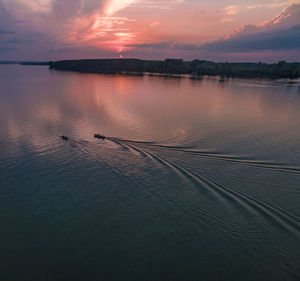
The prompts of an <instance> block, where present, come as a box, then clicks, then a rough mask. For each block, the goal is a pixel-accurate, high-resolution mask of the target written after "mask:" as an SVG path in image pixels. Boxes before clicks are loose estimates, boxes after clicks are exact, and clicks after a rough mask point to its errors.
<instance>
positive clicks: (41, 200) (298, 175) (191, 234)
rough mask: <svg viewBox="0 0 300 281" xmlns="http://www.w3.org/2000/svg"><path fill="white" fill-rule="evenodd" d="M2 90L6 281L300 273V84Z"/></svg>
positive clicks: (127, 81)
mask: <svg viewBox="0 0 300 281" xmlns="http://www.w3.org/2000/svg"><path fill="white" fill-rule="evenodd" d="M0 87H1V88H0V120H1V122H0V225H1V230H0V280H1V281H2V280H3V281H35V280H36V281H40V280H43V281H44V280H45V281H61V280H66V281H67V280H68V281H69V280H84V281H85V280H104V281H106V280H108V281H109V280H113V281H119V280H130V281H132V280H139V281H144V280H146V281H148V280H151V281H152V280H153V281H154V280H159V281H160V280H162V281H169V280H170V281H177V280H180V281H194V280H195V281H199V280H205V281H223V280H226V281H227V280H230V281H241V280H243V281H248V280H249V281H253V280H256V281H260V280H261V281H277V280H278V281H283V280H284V281H294V280H295V281H296V280H300V215H299V214H300V82H299V81H295V82H291V81H268V80H242V79H229V80H219V79H217V78H204V79H202V80H191V79H188V78H183V79H176V78H161V77H149V76H144V77H133V76H132V77H126V76H102V75H94V74H78V73H65V72H53V71H49V70H48V69H47V67H31V66H28V67H25V66H1V67H0ZM96 132H101V133H103V134H104V135H106V136H107V137H108V138H107V139H106V140H105V141H102V140H96V139H94V138H93V134H94V133H96ZM57 134H65V135H67V136H69V137H70V140H69V141H68V142H64V141H63V140H61V139H60V138H59V137H58V136H57Z"/></svg>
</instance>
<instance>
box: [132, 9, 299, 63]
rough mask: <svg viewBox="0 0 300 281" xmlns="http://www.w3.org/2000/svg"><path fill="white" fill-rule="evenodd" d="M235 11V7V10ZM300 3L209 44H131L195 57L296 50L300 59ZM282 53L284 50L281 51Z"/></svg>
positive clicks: (141, 47)
mask: <svg viewBox="0 0 300 281" xmlns="http://www.w3.org/2000/svg"><path fill="white" fill-rule="evenodd" d="M232 11H233V10H232ZM299 19H300V4H292V5H290V6H288V7H287V8H285V9H284V10H283V11H282V12H281V13H280V14H278V15H277V16H275V17H274V18H272V19H271V20H269V21H266V22H264V23H261V24H258V25H245V26H244V27H242V28H241V29H239V30H238V31H236V32H234V33H232V34H231V35H230V36H228V37H226V38H223V39H220V40H216V41H213V42H210V43H206V44H202V45H199V44H180V43H175V42H156V43H141V44H134V45H131V47H135V48H138V49H149V50H150V49H153V50H169V51H170V50H181V51H186V52H187V51H190V52H191V53H192V54H194V56H195V57H196V56H201V55H211V54H216V55H217V54H220V53H222V54H224V53H228V54H229V53H230V54H232V53H245V54H249V53H251V52H253V53H254V52H256V53H257V52H265V51H272V52H273V54H274V52H279V51H295V53H298V56H296V57H295V59H300V56H299V51H300V23H299ZM280 54H281V55H282V52H281V53H280Z"/></svg>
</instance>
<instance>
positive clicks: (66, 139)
mask: <svg viewBox="0 0 300 281" xmlns="http://www.w3.org/2000/svg"><path fill="white" fill-rule="evenodd" d="M59 137H60V138H61V139H63V140H64V141H68V140H69V138H68V137H66V136H64V135H62V136H59Z"/></svg>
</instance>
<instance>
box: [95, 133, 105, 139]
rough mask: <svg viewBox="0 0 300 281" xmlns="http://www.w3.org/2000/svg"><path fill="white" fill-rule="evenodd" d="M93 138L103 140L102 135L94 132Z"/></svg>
mask: <svg viewBox="0 0 300 281" xmlns="http://www.w3.org/2000/svg"><path fill="white" fill-rule="evenodd" d="M94 138H96V139H101V140H104V139H105V136H103V135H101V134H94Z"/></svg>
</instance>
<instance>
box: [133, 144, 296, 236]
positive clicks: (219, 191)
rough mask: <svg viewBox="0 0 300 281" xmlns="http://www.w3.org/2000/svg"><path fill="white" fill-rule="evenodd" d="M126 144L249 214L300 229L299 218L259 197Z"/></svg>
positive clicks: (294, 231) (285, 227)
mask: <svg viewBox="0 0 300 281" xmlns="http://www.w3.org/2000/svg"><path fill="white" fill-rule="evenodd" d="M127 145H128V144H127ZM128 146H129V147H131V148H132V149H135V150H136V151H138V152H140V153H141V155H148V156H149V157H150V158H151V159H152V160H156V161H157V162H158V163H161V164H162V165H164V166H166V167H169V168H170V169H171V170H172V171H174V172H175V173H176V174H177V175H178V176H180V177H186V178H187V179H189V180H190V181H191V182H193V183H194V184H198V185H201V186H202V187H204V188H206V189H207V190H208V191H210V192H212V193H213V194H214V195H215V196H217V198H218V199H220V200H226V201H227V202H228V201H229V202H230V203H231V204H233V203H235V204H238V205H239V206H241V207H243V208H244V209H246V210H248V211H249V212H250V213H251V214H253V212H255V213H257V214H260V215H261V216H263V217H265V218H267V219H269V220H270V221H272V222H273V223H274V224H278V225H279V226H280V227H283V228H284V229H287V230H289V231H290V232H291V233H292V234H294V235H295V236H297V237H298V235H297V233H298V232H299V231H300V218H299V217H297V216H296V215H294V214H292V213H289V212H287V211H285V210H283V209H281V208H278V207H275V206H273V205H271V204H268V203H265V202H263V201H261V200H259V199H256V198H253V197H251V196H249V195H245V194H243V193H241V192H239V191H236V190H233V189H230V188H228V187H226V186H224V185H221V184H219V183H217V182H215V181H213V180H211V179H208V178H207V177H204V176H203V175H199V174H195V173H193V172H191V171H190V170H188V169H186V168H185V167H183V166H180V165H178V164H175V163H172V162H170V161H168V160H167V159H165V158H163V157H161V156H158V155H156V154H154V153H152V152H149V151H145V150H140V149H138V148H136V147H134V146H132V145H128Z"/></svg>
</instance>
